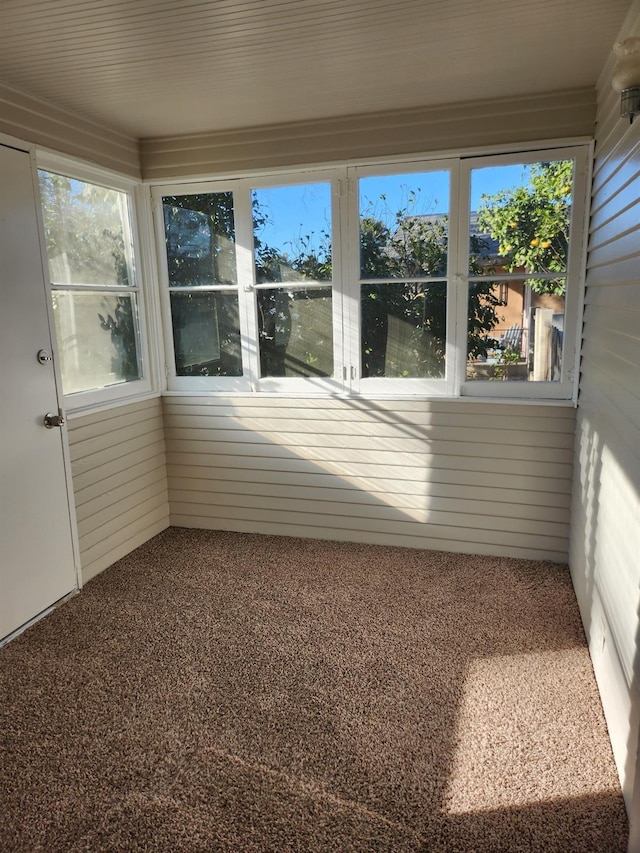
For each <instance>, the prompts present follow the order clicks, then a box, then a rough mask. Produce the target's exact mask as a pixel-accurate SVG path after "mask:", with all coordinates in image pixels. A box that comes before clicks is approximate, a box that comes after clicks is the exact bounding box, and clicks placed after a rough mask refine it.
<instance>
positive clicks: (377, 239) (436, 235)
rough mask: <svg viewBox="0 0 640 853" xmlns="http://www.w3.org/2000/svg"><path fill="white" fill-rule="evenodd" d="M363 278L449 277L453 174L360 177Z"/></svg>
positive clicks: (434, 173) (361, 262)
mask: <svg viewBox="0 0 640 853" xmlns="http://www.w3.org/2000/svg"><path fill="white" fill-rule="evenodd" d="M359 188H360V276H361V278H402V279H407V278H427V277H431V276H433V277H436V276H445V275H446V274H447V245H448V235H449V173H448V172H420V173H412V174H408V175H386V176H383V177H372V178H361V179H360V182H359Z"/></svg>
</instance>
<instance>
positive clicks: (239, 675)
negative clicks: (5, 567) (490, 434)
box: [0, 528, 627, 853]
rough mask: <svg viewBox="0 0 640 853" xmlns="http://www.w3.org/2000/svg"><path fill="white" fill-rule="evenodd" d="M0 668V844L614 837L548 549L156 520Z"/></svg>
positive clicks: (580, 671) (578, 656) (432, 844)
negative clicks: (423, 545) (371, 540)
mask: <svg viewBox="0 0 640 853" xmlns="http://www.w3.org/2000/svg"><path fill="white" fill-rule="evenodd" d="M0 678H1V690H2V705H1V709H0V713H1V714H2V721H1V723H0V726H1V728H0V732H1V744H0V746H1V755H0V806H1V809H2V811H1V815H2V820H1V823H0V850H2V851H3V853H14V851H16V853H17V851H29V853H36V851H46V852H47V853H55V851H73V853H79V851H87V853H100V851H132V853H136V852H137V851H145V853H148V852H149V851H163V853H164V851H167V853H180V851H185V853H186V851H190V852H191V851H202V853H205V851H206V853H214V851H232V852H233V853H249V852H250V853H259V851H265V853H266V851H269V853H278V851H300V853H330V852H331V853H333V851H335V853H352V851H388V853H409V851H412V853H415V851H421V853H485V851H486V853H499V851H509V853H517V851H541V853H542V851H544V853H550V851H558V853H571V851H576V853H613V851H624V850H625V849H626V836H627V822H626V817H625V813H624V807H623V804H622V798H621V794H620V789H619V785H618V781H617V777H616V773H615V770H614V766H613V760H612V757H611V752H610V746H609V743H608V740H607V733H606V728H605V723H604V720H603V716H602V711H601V707H600V703H599V699H598V694H597V691H596V687H595V683H594V678H593V673H592V669H591V665H590V661H589V656H588V653H587V649H586V646H585V640H584V636H583V633H582V629H581V626H580V621H579V617H578V612H577V607H576V603H575V599H574V597H573V593H572V589H571V584H570V579H569V575H568V571H567V570H566V568H564V567H561V566H557V565H553V564H544V563H534V562H526V561H520V560H509V559H498V558H484V557H483V558H481V557H468V556H461V555H454V554H445V553H435V552H421V551H416V550H409V549H407V550H404V549H397V548H380V547H374V546H361V545H345V544H342V543H333V542H318V541H308V540H296V539H287V538H276V537H264V536H248V535H242V534H233V533H213V532H207V531H196V530H183V529H177V528H173V529H170V530H168V531H165V532H164V533H162V534H161V535H160V536H157V537H156V538H155V539H153V540H152V541H151V542H149V543H147V544H146V545H144V546H143V547H142V548H140V549H138V550H137V551H136V552H135V553H133V554H131V555H130V556H129V557H126V558H125V559H123V560H121V561H120V562H119V563H118V564H116V565H115V566H114V567H113V568H111V569H109V570H108V571H106V572H105V573H104V574H102V575H101V576H99V577H98V578H96V579H95V580H94V581H92V582H91V583H89V584H88V585H87V587H86V588H85V590H84V591H83V592H82V594H81V595H79V596H76V597H75V598H74V599H72V600H70V601H69V602H67V603H66V604H64V605H62V606H61V607H60V608H59V609H58V610H56V611H55V612H54V613H53V614H51V615H50V616H48V617H46V618H45V619H44V620H43V621H41V622H40V623H38V624H37V625H35V626H34V627H33V628H31V629H30V630H28V631H27V632H26V633H25V634H23V635H22V636H20V637H18V638H17V639H16V640H14V641H13V642H12V643H10V644H9V645H7V646H6V647H5V648H4V649H2V650H0Z"/></svg>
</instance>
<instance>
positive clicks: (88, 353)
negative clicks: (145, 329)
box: [53, 291, 142, 394]
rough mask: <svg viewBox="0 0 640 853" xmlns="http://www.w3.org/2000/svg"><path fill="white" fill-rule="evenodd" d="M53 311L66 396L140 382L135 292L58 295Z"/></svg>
mask: <svg viewBox="0 0 640 853" xmlns="http://www.w3.org/2000/svg"><path fill="white" fill-rule="evenodd" d="M53 313H54V317H55V324H56V333H57V339H58V350H59V352H60V363H61V371H62V387H63V388H64V393H65V394H75V393H77V392H78V391H91V390H95V389H98V388H106V387H108V386H109V385H117V384H119V383H121V382H131V381H133V380H135V379H140V377H141V376H142V373H141V369H140V363H139V361H138V340H137V328H138V320H137V308H136V302H135V296H134V295H133V294H129V293H127V294H117V295H116V294H109V293H82V292H78V291H74V292H72V293H69V292H64V291H54V292H53Z"/></svg>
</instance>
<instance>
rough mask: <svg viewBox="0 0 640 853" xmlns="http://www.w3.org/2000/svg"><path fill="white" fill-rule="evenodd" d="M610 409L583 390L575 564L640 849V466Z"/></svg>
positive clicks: (635, 852)
mask: <svg viewBox="0 0 640 853" xmlns="http://www.w3.org/2000/svg"><path fill="white" fill-rule="evenodd" d="M608 411H609V407H608V406H607V405H605V401H604V400H600V401H599V402H597V403H596V401H595V399H593V398H590V397H584V396H583V404H582V410H581V415H580V417H579V420H578V430H577V451H578V453H579V459H580V464H579V466H578V468H577V470H576V478H575V487H574V500H575V506H574V509H573V529H572V549H571V553H572V559H571V570H572V576H573V580H574V586H575V589H576V594H577V598H578V602H579V605H580V609H581V613H582V618H583V621H584V624H585V628H586V632H587V636H588V638H589V646H590V650H591V654H592V657H593V661H594V668H595V672H596V675H597V677H598V680H599V684H600V688H601V692H602V699H603V704H604V708H605V712H606V713H607V718H608V722H609V729H610V733H611V740H612V743H613V747H614V754H615V755H616V760H617V762H618V767H619V771H620V774H621V777H622V781H623V790H624V793H625V798H626V801H627V806H628V808H629V811H630V814H631V815H632V839H633V843H632V845H631V846H630V848H629V849H630V850H631V851H633V853H639V852H640V772H639V769H638V768H639V767H640V764H639V759H638V754H639V745H640V740H639V735H640V575H639V574H638V571H637V566H638V556H637V549H638V534H639V533H640V526H639V524H638V518H639V517H640V516H639V513H640V464H639V461H638V458H637V454H636V452H635V451H634V450H633V448H632V446H631V445H630V444H629V443H628V441H627V440H626V438H625V437H624V434H621V433H620V432H618V430H615V429H613V428H612V426H611V423H610V422H609V419H608ZM622 427H623V428H624V422H623V423H622Z"/></svg>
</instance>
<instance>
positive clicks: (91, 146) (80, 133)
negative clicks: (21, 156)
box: [0, 85, 140, 177]
mask: <svg viewBox="0 0 640 853" xmlns="http://www.w3.org/2000/svg"><path fill="white" fill-rule="evenodd" d="M0 133H6V134H8V135H9V136H14V137H16V138H17V139H21V140H24V141H25V142H31V143H34V144H36V145H42V146H44V147H45V148H50V149H52V150H54V151H58V152H60V153H62V154H68V155H70V156H73V157H79V158H81V159H82V160H86V161H88V162H89V163H95V164H96V165H98V166H104V167H106V168H108V169H113V170H115V171H117V172H121V173H123V174H126V175H130V176H133V177H140V156H139V150H138V142H137V140H135V139H133V137H129V136H125V135H124V134H121V133H117V132H116V131H113V130H110V129H108V128H106V127H103V126H101V125H98V124H94V123H93V122H90V121H88V120H87V119H86V118H82V117H80V116H76V115H74V114H72V113H69V112H67V111H66V110H63V109H60V108H59V107H56V106H53V105H52V104H50V103H47V102H45V101H41V100H39V99H38V98H34V97H32V96H31V95H27V94H25V93H24V92H20V91H19V90H17V89H13V88H11V87H9V86H4V85H0Z"/></svg>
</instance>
